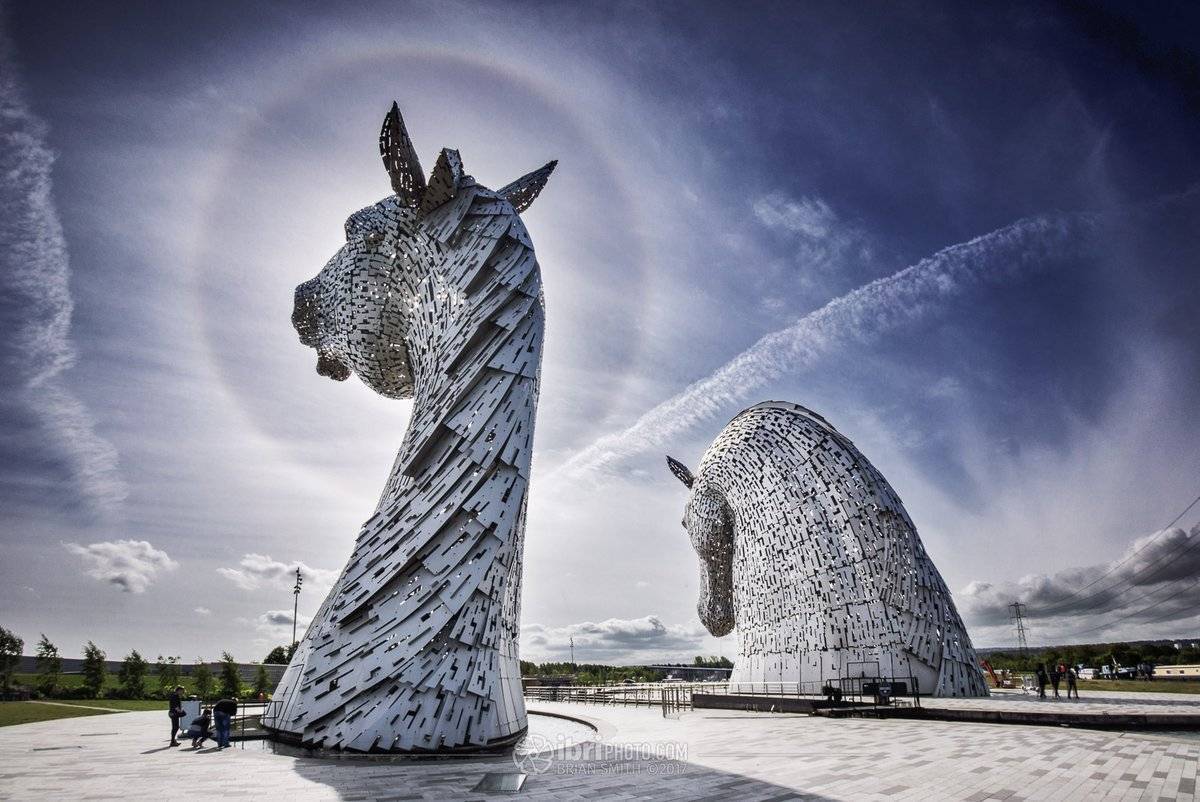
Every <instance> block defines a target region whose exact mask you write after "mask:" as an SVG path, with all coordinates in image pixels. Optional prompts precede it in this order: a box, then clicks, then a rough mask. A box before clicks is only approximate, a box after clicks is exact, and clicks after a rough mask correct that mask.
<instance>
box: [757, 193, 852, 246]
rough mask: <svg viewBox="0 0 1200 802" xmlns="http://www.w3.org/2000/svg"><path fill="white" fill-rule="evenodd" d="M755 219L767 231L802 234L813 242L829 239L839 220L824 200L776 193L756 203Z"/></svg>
mask: <svg viewBox="0 0 1200 802" xmlns="http://www.w3.org/2000/svg"><path fill="white" fill-rule="evenodd" d="M754 216H755V217H757V218H758V219H759V222H761V223H762V224H763V225H765V226H766V227H767V228H776V229H783V230H785V231H789V232H791V233H793V234H800V235H802V236H804V237H806V238H808V239H810V240H822V239H827V238H828V237H829V236H830V234H831V233H833V229H834V226H836V225H837V222H838V218H837V215H836V214H834V212H833V209H831V208H829V204H828V203H826V202H825V201H823V200H821V199H820V198H800V199H798V200H797V199H793V198H789V197H788V196H787V195H785V194H783V193H782V192H773V193H771V194H770V195H766V196H764V197H762V198H759V199H758V200H756V201H755V202H754Z"/></svg>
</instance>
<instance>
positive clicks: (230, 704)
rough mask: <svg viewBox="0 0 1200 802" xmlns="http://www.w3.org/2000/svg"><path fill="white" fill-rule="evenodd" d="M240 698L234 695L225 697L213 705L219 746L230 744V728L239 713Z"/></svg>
mask: <svg viewBox="0 0 1200 802" xmlns="http://www.w3.org/2000/svg"><path fill="white" fill-rule="evenodd" d="M237 709H238V700H237V697H236V696H234V697H232V698H225V699H222V700H221V701H219V702H217V703H216V704H215V705H213V720H214V721H215V722H216V725H217V748H218V749H224V748H225V747H227V746H229V729H230V725H231V724H232V723H233V717H234V716H236V715H237Z"/></svg>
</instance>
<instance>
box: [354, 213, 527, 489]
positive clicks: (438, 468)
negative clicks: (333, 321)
mask: <svg viewBox="0 0 1200 802" xmlns="http://www.w3.org/2000/svg"><path fill="white" fill-rule="evenodd" d="M517 225H520V222H519V220H518V221H517ZM460 247H464V248H465V247H469V246H460ZM521 261H525V262H527V265H526V268H525V271H526V272H525V275H524V280H523V281H521V282H520V283H514V282H512V281H511V280H510V281H505V280H504V279H505V278H506V277H511V265H512V264H513V263H514V262H518V263H519V262H521ZM495 265H499V266H504V265H509V266H510V272H509V274H508V276H506V275H505V274H504V273H502V272H500V271H499V270H498V269H497V267H496V266H495ZM489 267H490V268H491V269H490V270H489V269H488V268H489ZM481 274H483V275H484V276H485V278H484V279H482V280H481V279H480V278H479V276H480V275H481ZM489 274H490V275H489ZM456 278H457V279H458V280H457V281H455V279H456ZM464 284H465V285H466V286H467V287H468V290H469V291H468V290H463V289H462V287H463V286H464ZM472 284H474V285H477V286H474V287H473V288H472V287H471V285H472ZM422 294H423V295H424V302H425V303H424V308H425V309H427V310H428V314H422V315H420V317H419V319H418V320H417V321H415V325H414V327H413V329H412V336H411V337H410V340H411V342H412V344H411V345H410V348H409V353H410V358H411V359H412V363H413V378H414V395H413V411H412V417H411V419H410V421H409V426H408V430H407V431H406V432H405V434H404V440H403V442H402V444H401V446H400V451H399V453H398V454H397V456H396V461H395V463H394V465H393V467H392V472H391V475H390V476H389V478H388V482H387V485H386V486H385V488H384V491H383V494H382V495H381V497H380V500H379V505H378V507H377V510H382V509H384V508H385V507H387V506H389V505H392V504H394V503H396V502H397V501H399V500H401V499H402V498H403V496H404V495H405V493H406V491H407V489H409V488H412V487H414V486H417V487H420V486H422V484H423V483H427V482H428V481H431V477H433V476H435V475H436V476H438V477H439V481H444V480H445V477H446V476H452V477H461V479H462V480H463V481H467V480H468V478H469V477H468V474H471V475H472V476H474V475H476V474H475V473H473V472H466V473H462V472H460V471H456V470H455V468H456V466H459V467H461V466H460V465H459V464H460V463H463V462H464V461H466V462H471V463H473V464H474V465H475V466H476V467H477V468H479V467H482V466H484V465H486V464H490V463H491V462H492V461H493V457H495V455H493V454H490V452H492V451H494V450H505V449H506V448H507V449H508V451H509V452H511V453H508V456H507V457H506V458H505V459H504V461H506V462H508V464H510V465H512V466H514V467H517V468H518V470H519V471H520V473H521V474H522V475H524V476H528V467H529V458H530V450H531V447H532V435H533V421H534V415H535V412H536V407H537V389H538V378H539V372H540V367H541V351H542V336H543V333H544V319H545V314H544V311H543V309H542V299H541V281H540V275H539V273H538V269H537V263H536V261H534V259H533V251H532V250H531V249H529V248H528V247H527V246H525V245H524V244H522V243H520V242H519V241H516V240H507V239H506V240H502V241H501V242H500V244H499V245H497V246H494V248H493V251H492V256H491V257H490V258H489V259H488V260H487V261H486V262H485V263H483V264H482V265H481V266H479V267H477V268H476V269H475V270H474V271H463V275H458V276H456V275H455V274H454V273H453V272H451V273H450V274H449V275H438V276H432V277H430V279H429V280H428V281H427V282H426V283H425V285H424V287H423V289H422ZM517 440H520V441H521V442H520V444H519V447H518V444H517V442H516V441H517Z"/></svg>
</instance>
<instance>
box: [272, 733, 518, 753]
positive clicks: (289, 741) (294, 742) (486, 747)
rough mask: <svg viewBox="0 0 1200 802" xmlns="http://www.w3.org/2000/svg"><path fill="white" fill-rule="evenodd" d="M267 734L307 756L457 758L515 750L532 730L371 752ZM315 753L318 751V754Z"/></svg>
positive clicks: (291, 736)
mask: <svg viewBox="0 0 1200 802" xmlns="http://www.w3.org/2000/svg"><path fill="white" fill-rule="evenodd" d="M263 730H264V731H265V732H266V733H267V739H268V740H271V741H274V742H276V743H280V744H285V745H287V746H291V747H295V748H297V749H300V750H303V751H304V752H305V753H306V754H305V756H306V757H314V756H315V757H325V758H349V757H370V756H380V755H390V756H393V757H454V756H457V755H480V754H493V753H503V752H507V751H508V750H510V749H512V747H514V746H516V745H517V744H518V743H520V741H521V739H522V738H524V737H525V734H526V733H527V732H528V731H529V727H528V725H527V726H525V727H522V728H521V729H520V730H518V731H517V732H514V733H513V734H512V735H506V736H504V737H503V738H497V739H495V740H493V741H488V742H487V743H486V744H478V745H474V744H473V745H469V746H453V747H446V748H442V749H420V748H418V749H371V750H370V751H366V752H364V751H361V750H358V749H341V748H338V747H326V746H322V745H320V744H317V743H312V742H306V741H305V740H304V738H303V737H301V736H300V735H297V734H296V733H294V732H288V731H286V730H277V729H272V728H271V727H263ZM313 753H316V754H315V755H314V754H313Z"/></svg>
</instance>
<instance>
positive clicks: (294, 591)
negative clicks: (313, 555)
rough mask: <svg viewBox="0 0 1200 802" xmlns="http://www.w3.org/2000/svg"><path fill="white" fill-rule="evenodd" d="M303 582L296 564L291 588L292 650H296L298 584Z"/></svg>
mask: <svg viewBox="0 0 1200 802" xmlns="http://www.w3.org/2000/svg"><path fill="white" fill-rule="evenodd" d="M303 582H304V575H303V574H301V573H300V566H298V565H297V566H296V586H295V587H294V588H292V595H293V596H294V597H295V601H294V602H293V604H292V651H293V652H295V651H296V619H297V618H298V617H299V614H300V585H301V584H302V583H303Z"/></svg>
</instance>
